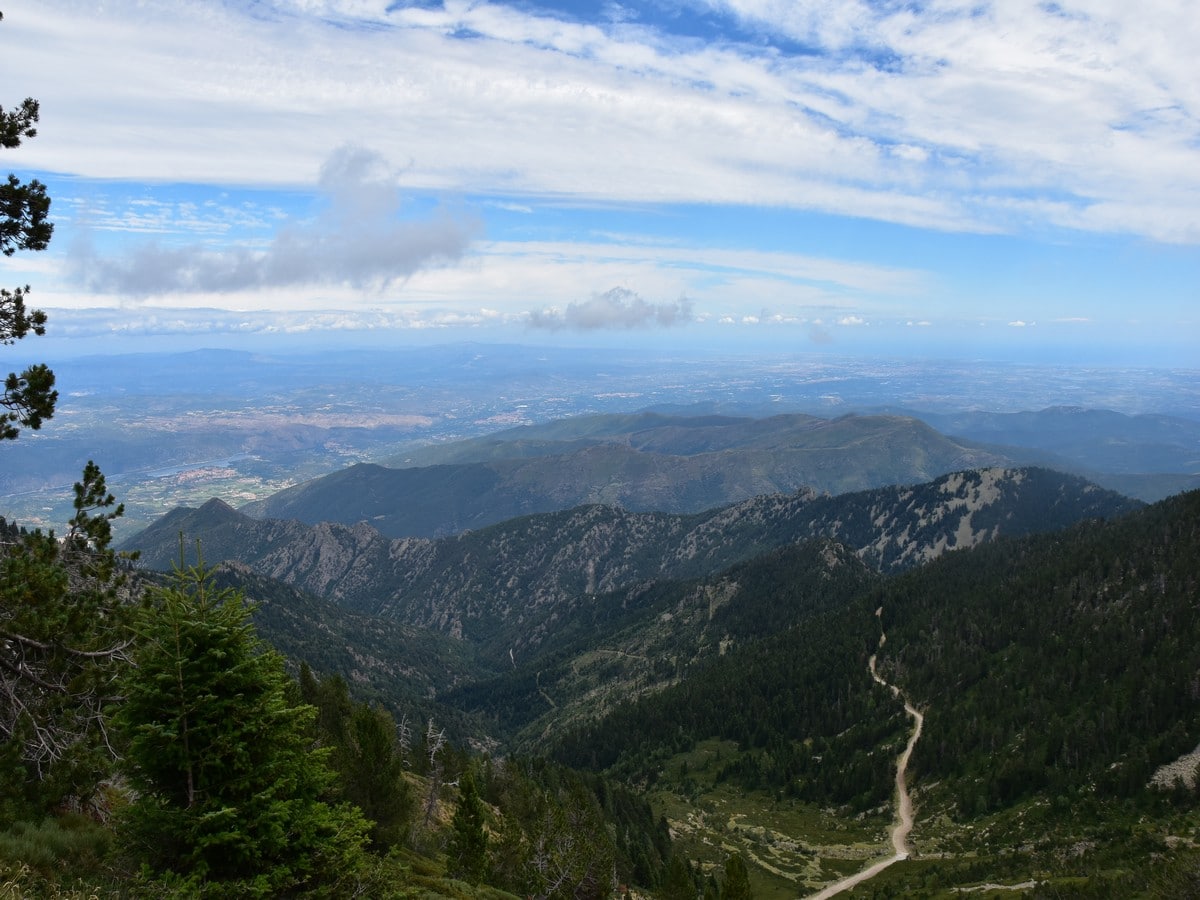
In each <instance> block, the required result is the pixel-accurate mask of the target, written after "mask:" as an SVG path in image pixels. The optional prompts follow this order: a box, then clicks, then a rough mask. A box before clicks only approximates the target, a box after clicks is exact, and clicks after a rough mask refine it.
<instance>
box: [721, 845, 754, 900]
mask: <svg viewBox="0 0 1200 900" xmlns="http://www.w3.org/2000/svg"><path fill="white" fill-rule="evenodd" d="M753 896H754V893H753V891H751V890H750V872H749V870H748V869H747V868H746V860H744V859H742V854H740V853H734V854H732V855H730V857H729V859H727V860H725V882H724V884H722V885H721V900H750V898H751V897H753Z"/></svg>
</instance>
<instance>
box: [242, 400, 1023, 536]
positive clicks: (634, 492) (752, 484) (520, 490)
mask: <svg viewBox="0 0 1200 900" xmlns="http://www.w3.org/2000/svg"><path fill="white" fill-rule="evenodd" d="M1044 458H1045V457H1044V455H1038V454H1033V453H1029V452H1023V451H1020V450H1017V449H985V448H981V447H979V446H978V445H974V444H972V443H970V442H967V441H963V440H957V439H951V438H947V437H945V436H944V435H941V434H939V433H938V432H936V431H934V430H933V429H932V428H930V427H929V426H927V425H925V424H924V423H922V422H920V421H918V420H916V419H913V418H908V417H903V416H843V417H840V418H836V419H824V418H819V417H816V416H806V415H781V416H773V417H770V418H765V419H751V418H741V417H724V416H665V415H660V414H656V413H640V414H636V415H627V416H616V415H614V416H595V417H583V418H580V419H568V420H565V421H562V422H557V423H551V424H549V425H544V426H537V427H528V428H523V429H515V430H510V431H504V432H500V433H498V434H496V435H493V436H491V437H488V438H480V439H474V440H469V441H462V442H456V443H454V444H450V445H447V446H443V447H438V446H434V447H429V448H422V449H418V450H414V451H413V452H412V453H411V454H409V455H408V456H407V457H406V458H404V459H402V460H397V461H396V463H397V464H399V463H403V465H404V467H403V468H385V467H383V466H378V465H369V464H362V465H356V466H351V467H350V468H348V469H344V470H342V471H339V472H335V473H333V474H331V475H327V476H324V477H322V478H318V479H314V480H313V481H309V482H306V483H304V484H300V485H297V486H295V487H292V488H288V489H286V490H284V491H280V492H279V493H278V494H275V495H273V496H271V497H268V498H267V499H265V500H261V501H258V502H255V503H250V504H247V505H246V506H245V507H243V508H242V509H243V512H246V513H248V514H250V515H253V516H259V517H264V518H289V519H299V520H300V521H302V522H308V523H310V524H314V523H317V522H340V523H342V524H346V525H353V524H355V523H356V522H360V521H366V522H369V523H370V524H371V525H372V526H373V527H375V528H377V529H378V530H379V531H380V532H382V533H383V534H385V535H388V536H389V537H440V536H445V535H448V534H454V533H457V532H460V531H464V530H466V529H469V528H482V527H484V526H487V525H491V524H495V523H497V522H502V521H504V520H506V519H511V518H514V517H516V516H522V515H528V514H531V513H543V512H554V511H559V510H565V509H570V508H573V507H576V506H582V505H585V504H594V503H599V504H605V505H610V506H620V507H622V508H624V509H628V510H631V511H634V512H651V511H655V512H671V513H695V512H701V511H703V510H706V509H711V508H713V507H716V506H722V505H725V504H729V503H735V502H739V501H742V500H746V499H749V498H751V497H754V496H758V495H765V494H780V493H791V492H794V491H797V490H800V489H802V488H811V489H812V490H814V491H816V492H819V493H820V492H828V493H833V494H842V493H846V492H848V491H859V490H864V489H867V488H874V487H879V486H881V485H886V484H909V483H914V482H922V481H927V480H929V479H931V478H935V477H937V476H939V475H943V474H945V473H947V472H953V471H958V470H961V469H970V468H977V467H982V466H1003V465H1013V464H1030V463H1034V462H1038V463H1040V462H1041V461H1042V460H1043V459H1044ZM414 460H436V461H437V462H436V463H430V464H426V465H421V466H419V467H414V463H413V461H414Z"/></svg>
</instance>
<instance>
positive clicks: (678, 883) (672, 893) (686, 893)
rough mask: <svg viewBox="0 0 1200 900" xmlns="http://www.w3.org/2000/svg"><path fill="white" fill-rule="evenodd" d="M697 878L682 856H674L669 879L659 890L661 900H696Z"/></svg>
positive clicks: (666, 879)
mask: <svg viewBox="0 0 1200 900" xmlns="http://www.w3.org/2000/svg"><path fill="white" fill-rule="evenodd" d="M699 893H700V892H699V891H698V890H697V889H696V876H695V873H693V872H692V867H691V866H690V865H688V862H687V860H685V859H684V858H683V857H682V856H672V857H671V864H670V865H669V866H668V867H667V877H666V878H665V879H664V880H663V883H662V886H661V887H660V888H659V890H658V897H659V900H696V897H697V896H698V895H699Z"/></svg>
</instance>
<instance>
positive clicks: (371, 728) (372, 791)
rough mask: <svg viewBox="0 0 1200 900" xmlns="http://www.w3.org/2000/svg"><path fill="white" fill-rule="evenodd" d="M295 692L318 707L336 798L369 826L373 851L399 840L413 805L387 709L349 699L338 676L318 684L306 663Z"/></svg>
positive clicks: (346, 687) (396, 737)
mask: <svg viewBox="0 0 1200 900" xmlns="http://www.w3.org/2000/svg"><path fill="white" fill-rule="evenodd" d="M300 692H301V696H302V697H303V698H304V701H305V702H306V703H311V704H313V705H314V706H316V708H317V735H318V738H319V740H320V742H321V744H322V745H323V746H325V747H328V748H329V750H330V757H329V763H330V766H331V767H332V768H333V770H334V771H335V772H336V773H337V777H338V794H339V796H340V797H341V798H342V799H345V800H348V801H350V802H351V803H353V804H354V805H355V806H357V807H358V808H359V809H360V810H362V813H363V815H364V816H366V817H367V818H368V819H369V820H370V821H371V822H372V826H371V843H372V845H373V847H374V848H375V849H376V850H380V849H384V848H387V847H390V846H394V845H396V844H400V843H402V842H403V841H404V839H405V837H406V836H407V834H408V829H409V826H410V824H411V822H412V817H413V813H414V811H415V805H416V801H415V798H414V796H413V791H412V788H411V786H410V785H409V783H408V781H407V780H406V779H405V777H404V751H403V748H402V747H401V746H400V739H399V735H398V733H397V728H396V723H395V721H394V720H393V719H392V717H391V715H390V714H389V713H388V712H387V710H385V709H383V708H381V707H378V706H369V705H368V704H366V703H356V702H355V701H353V700H351V698H350V689H349V687H348V686H347V685H346V681H345V679H343V678H342V677H341V676H340V675H330V676H328V677H326V678H324V679H322V680H320V681H318V680H317V679H316V677H315V676H314V675H313V673H312V670H311V669H309V667H308V666H307V664H302V665H301V667H300Z"/></svg>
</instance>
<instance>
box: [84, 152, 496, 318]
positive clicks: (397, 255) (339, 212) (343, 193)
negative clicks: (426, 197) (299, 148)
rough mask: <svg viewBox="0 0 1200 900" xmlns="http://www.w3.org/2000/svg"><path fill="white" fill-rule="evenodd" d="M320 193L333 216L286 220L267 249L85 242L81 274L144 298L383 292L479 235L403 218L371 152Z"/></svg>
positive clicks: (335, 163)
mask: <svg viewBox="0 0 1200 900" xmlns="http://www.w3.org/2000/svg"><path fill="white" fill-rule="evenodd" d="M319 186H320V188H321V190H322V192H323V193H324V195H325V196H326V198H327V201H328V204H327V209H326V210H325V212H324V214H323V216H322V217H321V218H320V219H318V220H316V221H312V222H296V221H287V222H284V223H283V224H282V226H280V227H279V228H278V229H277V230H276V231H275V233H274V236H273V237H272V238H271V240H270V242H269V244H268V245H267V246H266V247H265V248H263V249H258V248H257V247H247V246H245V245H235V246H232V247H221V248H213V247H212V246H211V245H208V244H185V245H182V246H180V245H174V244H162V243H140V244H136V245H134V246H133V248H132V249H131V250H129V251H127V252H125V253H123V254H122V255H119V256H104V255H100V254H98V253H96V252H95V251H94V250H92V249H91V248H90V247H89V246H88V245H87V244H86V243H78V244H76V245H75V246H74V247H73V248H72V262H73V265H74V268H75V270H76V274H77V277H78V279H79V280H80V281H81V282H82V283H84V284H85V285H86V286H87V287H88V289H90V290H92V291H96V292H99V293H103V294H118V295H121V296H126V297H136V298H144V297H149V296H155V295H162V294H181V293H182V294H190V293H232V292H236V291H245V290H254V289H260V288H275V287H286V286H293V285H306V286H308V285H321V284H343V283H344V284H349V285H352V286H354V287H358V288H369V289H372V290H379V289H382V288H385V287H387V286H388V285H390V284H392V283H393V282H395V281H396V280H397V279H402V278H406V277H408V276H410V275H411V274H412V273H413V272H415V271H417V270H418V269H421V268H424V267H426V266H430V265H434V264H438V263H445V262H447V261H451V260H455V259H457V258H459V257H460V256H461V255H462V254H463V252H464V251H465V250H466V248H467V245H468V243H469V240H470V237H471V235H472V233H473V231H474V230H475V228H474V226H472V225H471V224H470V223H465V222H462V221H459V220H456V219H454V218H452V217H450V216H449V215H438V216H434V217H433V218H419V219H412V218H405V217H402V215H401V209H400V195H399V190H398V187H397V185H396V175H395V174H394V173H393V172H391V171H390V170H389V167H388V166H387V165H386V163H385V162H384V160H383V159H382V157H380V156H379V155H378V154H375V153H373V152H371V151H368V150H365V149H362V148H356V147H343V148H341V149H339V150H338V151H337V152H336V153H334V154H333V155H332V156H330V158H329V159H328V160H326V162H325V164H324V165H323V166H322V167H321V173H320V178H319ZM140 205H145V206H147V207H148V208H151V209H158V208H159V207H160V206H161V205H160V204H154V203H150V202H144V203H143V204H140ZM155 218H158V217H157V216H156V217H155ZM135 230H147V229H135ZM148 230H161V231H167V230H170V229H168V228H167V227H166V226H162V227H160V228H158V229H148Z"/></svg>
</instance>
